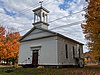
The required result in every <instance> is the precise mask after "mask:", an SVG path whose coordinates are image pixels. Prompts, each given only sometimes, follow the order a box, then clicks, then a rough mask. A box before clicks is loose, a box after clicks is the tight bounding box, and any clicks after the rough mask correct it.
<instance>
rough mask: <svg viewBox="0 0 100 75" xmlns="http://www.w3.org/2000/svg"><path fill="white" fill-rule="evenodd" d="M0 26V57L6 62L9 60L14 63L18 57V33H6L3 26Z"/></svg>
mask: <svg viewBox="0 0 100 75" xmlns="http://www.w3.org/2000/svg"><path fill="white" fill-rule="evenodd" d="M0 28H1V29H0V33H1V35H0V37H1V38H0V40H1V41H0V57H1V59H3V60H6V62H8V61H9V60H10V61H12V62H13V64H14V62H15V61H16V60H17V58H18V51H19V46H20V43H19V42H18V40H19V38H20V34H19V33H18V32H12V33H11V32H8V33H7V32H6V30H5V28H4V27H0Z"/></svg>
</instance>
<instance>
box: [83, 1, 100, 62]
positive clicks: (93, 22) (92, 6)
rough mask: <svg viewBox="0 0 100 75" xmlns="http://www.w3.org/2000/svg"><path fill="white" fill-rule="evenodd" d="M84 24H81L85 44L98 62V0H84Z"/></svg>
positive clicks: (99, 5)
mask: <svg viewBox="0 0 100 75" xmlns="http://www.w3.org/2000/svg"><path fill="white" fill-rule="evenodd" d="M86 1H87V2H88V7H87V10H86V15H85V16H86V24H84V25H82V28H83V32H84V34H85V38H86V39H87V40H88V43H87V46H88V47H89V49H90V50H91V51H92V52H93V53H92V54H93V57H94V58H95V59H97V60H98V61H99V62H100V0H86Z"/></svg>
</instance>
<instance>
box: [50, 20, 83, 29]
mask: <svg viewBox="0 0 100 75" xmlns="http://www.w3.org/2000/svg"><path fill="white" fill-rule="evenodd" d="M83 21H85V20H81V21H77V22H73V23H70V24H66V25H62V26H58V27H54V28H51V29H50V30H54V29H58V28H63V27H70V26H74V25H77V24H80V23H82V22H83Z"/></svg>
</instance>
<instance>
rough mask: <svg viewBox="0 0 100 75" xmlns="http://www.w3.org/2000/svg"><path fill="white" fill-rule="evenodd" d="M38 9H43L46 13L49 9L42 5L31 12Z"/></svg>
mask: <svg viewBox="0 0 100 75" xmlns="http://www.w3.org/2000/svg"><path fill="white" fill-rule="evenodd" d="M40 9H43V10H44V11H46V12H47V13H49V11H48V10H47V9H45V8H44V7H42V6H41V7H38V8H36V9H34V10H33V12H35V11H38V10H40Z"/></svg>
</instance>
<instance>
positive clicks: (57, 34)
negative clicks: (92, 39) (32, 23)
mask: <svg viewBox="0 0 100 75" xmlns="http://www.w3.org/2000/svg"><path fill="white" fill-rule="evenodd" d="M35 29H39V30H43V31H46V32H49V33H52V34H55V35H56V36H59V37H62V38H65V39H69V40H72V41H74V42H76V43H78V44H81V45H84V44H83V43H81V42H78V41H76V40H74V39H71V38H69V37H66V36H64V35H62V34H60V33H57V32H53V31H50V30H47V29H43V28H37V27H33V28H32V29H31V30H30V31H28V32H27V33H26V34H25V35H24V36H22V37H21V38H20V40H19V41H21V40H23V39H24V38H25V37H26V36H28V35H29V34H30V33H31V32H32V31H33V30H35Z"/></svg>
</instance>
